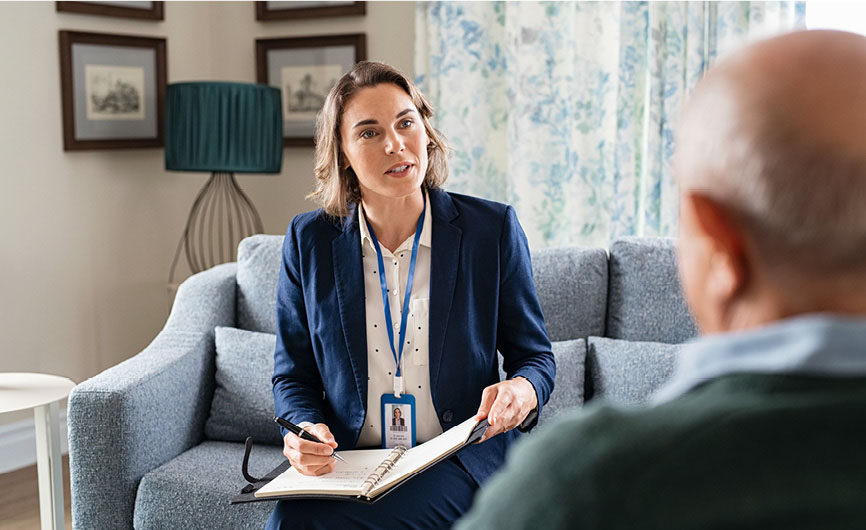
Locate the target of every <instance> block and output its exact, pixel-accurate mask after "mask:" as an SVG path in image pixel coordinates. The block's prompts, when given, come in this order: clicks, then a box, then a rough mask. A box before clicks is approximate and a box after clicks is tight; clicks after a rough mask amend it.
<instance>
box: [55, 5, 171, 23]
mask: <svg viewBox="0 0 866 530" xmlns="http://www.w3.org/2000/svg"><path fill="white" fill-rule="evenodd" d="M55 3H56V5H57V11H64V12H67V13H81V14H84V15H97V16H103V17H122V18H143V19H148V20H163V19H164V18H165V15H164V13H165V8H164V4H165V2H151V7H150V9H139V8H137V7H128V6H115V5H110V4H104V3H102V2H60V1H58V2H55Z"/></svg>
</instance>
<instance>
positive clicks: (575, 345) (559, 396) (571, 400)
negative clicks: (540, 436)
mask: <svg viewBox="0 0 866 530" xmlns="http://www.w3.org/2000/svg"><path fill="white" fill-rule="evenodd" d="M552 346H553V347H552V350H553V356H554V358H555V359H556V379H555V380H554V383H553V392H552V393H551V394H550V399H549V400H548V401H547V405H545V407H544V409H543V410H542V413H541V417H540V418H539V419H538V424H539V425H544V424H545V423H548V422H550V421H551V420H552V419H553V418H554V417H556V416H557V415H559V414H560V413H561V412H563V411H566V410H569V409H573V408H575V407H579V406H581V405H582V404H583V393H584V379H585V376H584V362H585V360H586V341H585V340H583V339H577V340H564V341H559V342H554V343H553V344H552ZM499 377H500V379H502V380H505V371H504V370H503V369H502V356H499Z"/></svg>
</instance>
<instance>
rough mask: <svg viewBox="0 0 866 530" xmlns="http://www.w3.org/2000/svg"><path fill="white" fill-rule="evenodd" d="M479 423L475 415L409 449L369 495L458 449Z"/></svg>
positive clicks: (372, 495) (371, 495)
mask: <svg viewBox="0 0 866 530" xmlns="http://www.w3.org/2000/svg"><path fill="white" fill-rule="evenodd" d="M477 424H478V421H476V420H475V417H474V416H473V417H471V418H469V419H468V420H466V421H464V422H463V423H461V424H460V425H457V426H456V427H452V428H450V429H448V430H447V431H445V432H444V433H442V434H440V435H439V436H437V437H436V438H433V439H432V440H428V441H427V442H424V443H423V444H421V445H417V446H415V447H413V448H412V449H409V450H408V451H406V452H405V453H404V454H403V457H402V458H400V460H398V461H397V464H396V465H395V466H394V467H393V468H392V469H391V471H389V472H388V474H387V475H385V477H384V478H383V479H382V480H381V481H379V483H378V484H377V485H376V487H375V488H373V489H372V490H371V491H370V494H369V496H370V497H374V496H375V495H377V494H378V493H380V492H382V491H384V490H385V489H387V488H388V486H390V485H392V484H394V483H396V482H399V481H400V480H402V479H403V478H405V477H406V476H408V475H411V474H412V473H416V472H418V471H420V470H422V469H424V468H426V467H427V466H428V465H430V463H431V462H434V461H436V460H438V459H439V458H441V457H442V456H444V455H446V454H448V453H450V452H452V451H453V450H455V449H457V448H458V447H460V446H461V445H463V443H465V442H466V440H468V439H469V435H470V434H472V430H473V429H474V428H475V425H477ZM340 454H342V453H340Z"/></svg>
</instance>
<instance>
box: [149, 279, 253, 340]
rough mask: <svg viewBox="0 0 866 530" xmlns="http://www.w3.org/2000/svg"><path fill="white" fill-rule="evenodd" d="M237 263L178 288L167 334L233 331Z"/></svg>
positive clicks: (169, 317)
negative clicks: (174, 331) (223, 328)
mask: <svg viewBox="0 0 866 530" xmlns="http://www.w3.org/2000/svg"><path fill="white" fill-rule="evenodd" d="M237 271H238V265H237V263H224V264H222V265H217V266H216V267H213V268H210V269H208V270H206V271H202V272H200V273H198V274H194V275H192V276H190V277H189V278H187V279H186V280H185V281H184V282H183V283H182V284H181V285H180V287H179V288H178V290H177V296H175V299H174V304H173V305H172V307H171V313H170V314H169V315H168V320H167V321H166V323H165V329H166V330H169V329H171V330H174V329H181V330H188V331H204V332H207V333H210V335H211V336H213V330H214V328H215V327H217V326H229V327H234V325H235V321H236V320H237V318H236V306H237Z"/></svg>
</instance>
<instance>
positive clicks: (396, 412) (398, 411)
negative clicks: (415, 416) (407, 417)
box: [394, 409, 403, 420]
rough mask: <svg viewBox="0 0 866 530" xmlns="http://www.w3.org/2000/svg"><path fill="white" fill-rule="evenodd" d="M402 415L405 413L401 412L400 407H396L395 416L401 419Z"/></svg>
mask: <svg viewBox="0 0 866 530" xmlns="http://www.w3.org/2000/svg"><path fill="white" fill-rule="evenodd" d="M402 415H403V413H402V412H400V409H394V417H395V418H397V419H398V420H399V419H400V416H402Z"/></svg>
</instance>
